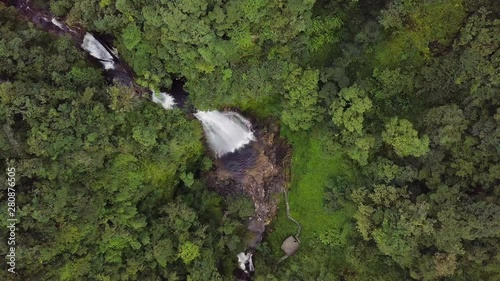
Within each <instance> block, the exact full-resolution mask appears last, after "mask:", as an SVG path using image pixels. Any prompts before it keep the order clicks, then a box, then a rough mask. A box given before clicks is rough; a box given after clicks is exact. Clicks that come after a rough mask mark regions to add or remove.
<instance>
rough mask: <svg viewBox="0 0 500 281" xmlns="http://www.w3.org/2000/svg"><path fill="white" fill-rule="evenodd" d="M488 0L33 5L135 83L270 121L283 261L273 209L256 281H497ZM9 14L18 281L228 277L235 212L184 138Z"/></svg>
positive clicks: (1, 18) (5, 37)
mask: <svg viewBox="0 0 500 281" xmlns="http://www.w3.org/2000/svg"><path fill="white" fill-rule="evenodd" d="M39 2H40V1H39ZM497 2H498V1H494V0H478V1H472V0H442V1H432V0H424V1H416V0H390V1H363V0H359V1H354V0H353V1H351V0H336V1H281V0H272V1H262V0H259V1H246V0H231V1H219V0H213V1H212V0H203V1H196V0H186V1H163V0H160V1H149V2H148V1H142V0H118V1H113V0H101V1H97V2H96V1H93V0H83V1H75V0H54V1H49V3H41V2H40V3H35V4H37V6H38V7H39V8H47V7H50V9H51V11H52V12H53V13H55V14H57V15H58V16H60V17H64V18H65V20H66V21H67V22H68V23H71V24H79V25H81V26H84V27H85V28H86V29H87V30H89V31H92V32H99V33H105V34H110V35H113V36H114V38H115V42H114V44H115V45H116V47H117V48H118V50H119V53H120V58H121V59H123V60H124V61H126V62H127V63H128V65H130V66H131V67H132V68H133V70H134V71H135V73H136V75H137V77H136V82H137V83H138V84H140V85H143V86H145V87H149V88H151V89H156V90H158V89H159V88H160V87H170V86H171V83H172V78H173V77H174V76H175V77H184V78H186V80H187V82H186V84H185V87H186V89H187V90H188V91H189V92H190V95H189V101H188V103H190V104H194V105H195V106H196V107H197V108H198V109H202V110H208V109H211V110H212V109H221V108H228V107H238V108H240V109H241V110H244V111H246V112H251V113H254V114H255V115H256V116H258V117H269V116H272V117H273V118H275V119H278V120H279V122H280V124H281V125H282V126H284V129H283V135H284V136H285V137H286V138H287V139H288V140H289V141H290V142H291V144H292V146H293V149H294V154H293V156H292V168H291V171H292V176H291V183H290V187H291V188H290V192H289V199H290V203H291V208H292V215H293V216H294V217H295V218H297V219H298V220H299V222H300V223H301V224H302V226H303V230H302V236H301V237H300V238H301V239H302V240H301V241H302V243H301V250H300V251H299V252H298V253H297V254H296V255H295V256H293V257H290V258H289V259H287V260H286V261H284V262H283V263H281V264H279V265H278V266H276V262H277V261H278V260H279V258H281V254H282V253H281V250H280V249H279V246H280V244H281V242H282V240H283V239H284V238H286V237H287V236H289V235H290V234H292V233H294V231H295V225H292V224H291V223H290V221H289V220H287V219H286V217H285V215H284V212H283V208H284V206H283V207H282V208H281V213H279V216H278V218H277V219H276V221H275V225H273V226H272V227H270V228H268V229H269V230H272V232H270V233H269V236H265V240H264V243H263V244H261V245H260V246H259V248H258V250H257V253H256V254H255V257H256V261H255V262H256V268H257V273H256V276H255V279H256V280H349V281H351V280H463V281H466V280H467V281H468V280H498V279H500V275H499V273H498V272H500V256H499V254H498V253H499V252H500V242H499V238H500V223H499V219H498V218H499V217H500V205H499V201H500V200H499V196H500V186H499V182H500V94H499V93H500V74H499V71H498V70H499V69H500V43H499V42H500V21H499V20H498V16H499V14H500V4H498V3H497ZM16 18H17V15H16V13H15V11H14V9H12V8H6V7H4V6H3V5H0V35H1V36H0V62H1V63H0V101H1V106H0V124H2V125H1V128H0V131H1V133H0V155H1V157H2V158H5V159H7V161H9V163H12V165H16V167H17V168H18V170H19V171H20V173H19V174H20V179H19V180H20V182H21V183H22V185H21V186H20V187H19V189H20V192H19V197H18V202H19V206H20V212H19V213H20V216H21V219H22V223H21V224H20V225H21V227H22V229H20V237H21V238H20V243H21V244H22V245H23V248H22V249H21V250H22V253H21V256H22V257H23V258H22V259H20V261H19V272H20V273H21V274H22V275H21V277H22V278H23V279H20V280H160V279H162V280H163V279H164V280H225V279H231V278H232V277H231V272H232V270H233V269H234V267H235V266H236V264H235V260H234V257H235V254H236V253H237V252H239V251H241V250H242V248H243V245H242V244H243V243H242V240H243V239H245V237H244V233H245V231H244V226H242V225H241V223H240V221H241V220H244V219H246V218H247V217H248V216H250V215H251V212H252V208H253V206H252V204H251V202H249V200H247V199H243V198H239V199H236V198H235V199H233V200H232V201H231V200H230V201H229V202H228V203H226V202H224V201H222V199H221V198H220V197H218V196H217V195H214V194H212V193H210V192H208V191H206V190H205V188H204V184H203V181H202V179H200V178H199V174H200V173H199V171H200V170H203V171H207V170H209V168H210V166H211V161H210V160H208V158H207V157H206V156H205V157H204V156H203V152H204V149H203V146H202V142H201V138H202V130H201V127H200V125H199V124H198V123H197V122H196V121H194V120H193V119H192V118H190V117H188V116H186V115H185V114H184V113H183V112H182V111H181V110H172V111H165V110H162V109H161V108H160V107H159V106H156V105H153V104H150V103H149V102H146V101H142V100H139V99H138V98H137V97H135V96H133V95H132V90H131V89H128V88H124V87H119V86H114V85H106V84H105V83H104V79H103V75H102V70H99V69H97V68H95V67H92V66H90V65H89V64H88V63H86V62H84V59H85V58H86V55H85V54H84V53H83V52H81V51H79V50H78V49H77V48H75V47H74V46H73V43H72V42H71V40H69V39H68V38H56V37H54V36H50V35H47V34H45V33H43V32H41V31H40V30H36V29H35V28H33V27H32V26H29V25H28V24H26V23H22V22H21V21H20V20H18V19H16ZM7 161H4V162H2V163H0V167H2V168H4V167H5V165H6V163H7ZM2 196H4V195H2ZM3 198H4V197H2V199H3ZM273 227H274V228H273ZM4 231H5V230H4ZM5 246H6V245H5V244H2V245H0V248H1V249H3V250H5ZM21 250H20V251H21ZM1 274H4V273H1ZM0 276H2V277H3V275H0ZM0 279H2V278H0ZM3 279H5V278H3ZM3 279H2V280H3Z"/></svg>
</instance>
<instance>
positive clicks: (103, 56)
mask: <svg viewBox="0 0 500 281" xmlns="http://www.w3.org/2000/svg"><path fill="white" fill-rule="evenodd" d="M82 48H83V49H84V50H86V51H87V52H89V54H90V55H91V56H93V57H94V58H96V59H98V60H99V62H100V63H101V64H102V65H103V66H104V69H106V70H108V69H114V68H115V61H114V59H113V56H112V55H111V54H110V53H109V52H108V50H107V49H106V47H104V46H103V45H102V44H101V43H100V42H99V41H98V40H97V39H95V37H94V36H93V35H92V34H90V33H88V32H87V33H86V34H85V37H84V38H83V43H82Z"/></svg>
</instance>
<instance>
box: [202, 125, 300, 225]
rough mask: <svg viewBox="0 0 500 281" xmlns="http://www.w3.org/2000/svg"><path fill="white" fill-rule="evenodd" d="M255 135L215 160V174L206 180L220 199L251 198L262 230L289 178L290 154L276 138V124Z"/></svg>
mask: <svg viewBox="0 0 500 281" xmlns="http://www.w3.org/2000/svg"><path fill="white" fill-rule="evenodd" d="M255 134H256V137H257V141H255V142H252V143H251V145H249V146H248V147H246V148H244V149H241V150H240V151H237V152H235V153H232V154H230V155H225V156H224V157H221V158H219V159H216V160H215V171H210V172H209V173H207V175H206V176H205V177H206V179H207V182H208V183H209V187H210V188H211V189H213V190H215V191H216V192H218V193H219V194H222V195H223V196H226V197H227V196H231V195H236V194H244V195H246V196H248V197H250V198H251V199H252V200H253V202H254V205H255V215H254V221H258V222H260V223H259V224H262V225H263V226H264V225H267V224H269V223H270V222H271V220H272V218H273V217H274V215H275V214H276V209H277V203H278V199H279V198H278V194H279V193H281V192H282V191H283V189H284V187H285V184H286V181H287V178H288V173H287V169H288V167H289V166H290V165H289V164H290V151H291V150H290V147H289V145H288V144H287V143H286V142H285V141H284V140H282V139H281V138H280V137H279V127H278V126H277V125H275V124H271V123H268V124H265V125H264V126H263V127H262V128H258V129H257V130H256V132H255ZM259 228H260V227H259Z"/></svg>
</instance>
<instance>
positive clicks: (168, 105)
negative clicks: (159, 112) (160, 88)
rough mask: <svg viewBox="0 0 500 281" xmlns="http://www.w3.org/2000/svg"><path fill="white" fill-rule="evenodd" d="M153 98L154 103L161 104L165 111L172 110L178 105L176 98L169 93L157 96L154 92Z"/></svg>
mask: <svg viewBox="0 0 500 281" xmlns="http://www.w3.org/2000/svg"><path fill="white" fill-rule="evenodd" d="M152 97H153V102H155V103H158V104H160V105H161V106H162V107H163V108H165V109H172V108H174V105H175V104H176V103H175V100H174V97H172V96H171V95H169V94H167V93H160V95H159V96H157V95H156V93H155V92H154V91H153V93H152Z"/></svg>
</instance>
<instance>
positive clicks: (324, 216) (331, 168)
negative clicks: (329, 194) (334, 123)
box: [268, 129, 355, 260]
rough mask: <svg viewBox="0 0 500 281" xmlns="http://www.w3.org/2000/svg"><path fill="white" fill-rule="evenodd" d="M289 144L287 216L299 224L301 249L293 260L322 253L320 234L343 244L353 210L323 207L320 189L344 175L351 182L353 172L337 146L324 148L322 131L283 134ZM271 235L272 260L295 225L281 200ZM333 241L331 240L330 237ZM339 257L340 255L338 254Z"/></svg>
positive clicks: (326, 136)
mask: <svg viewBox="0 0 500 281" xmlns="http://www.w3.org/2000/svg"><path fill="white" fill-rule="evenodd" d="M284 135H285V136H286V137H287V138H288V140H289V141H290V142H291V143H292V146H293V155H292V167H291V174H292V178H291V182H290V187H289V193H288V197H289V202H290V209H291V215H292V217H293V218H295V219H296V220H297V221H299V223H300V224H301V225H302V232H301V234H300V237H299V239H300V240H301V246H300V250H299V252H298V253H297V254H296V256H294V257H293V259H301V258H304V259H305V258H306V256H309V257H308V258H307V259H308V260H310V256H311V255H314V251H316V250H317V251H320V248H322V249H321V251H323V250H324V248H325V247H326V245H324V244H323V243H321V240H320V235H322V234H326V235H328V237H331V236H332V235H331V233H339V234H340V235H339V236H338V239H340V240H344V241H339V243H336V244H337V245H338V244H340V245H342V244H345V243H346V239H347V236H348V232H350V231H352V230H353V228H352V227H351V226H349V225H348V224H350V222H349V219H350V218H351V217H352V215H353V213H354V207H346V208H343V209H341V210H339V211H336V212H331V211H328V210H326V209H325V208H324V203H323V200H324V190H325V186H326V184H327V182H328V179H329V178H331V177H336V176H347V177H348V178H350V179H353V177H354V174H355V173H354V172H353V170H352V169H351V168H350V167H349V165H348V163H346V161H344V158H343V154H342V152H341V150H340V147H338V146H336V145H335V144H333V149H332V144H331V143H330V148H329V149H328V151H327V149H325V147H326V145H325V143H326V141H325V140H326V139H327V138H330V136H328V135H327V134H326V130H319V129H317V130H313V131H312V132H299V133H295V132H284ZM272 229H273V232H272V233H271V234H270V235H269V237H268V242H269V244H270V246H271V249H272V250H273V253H274V255H275V256H276V257H279V256H282V255H283V252H282V251H281V249H280V246H281V243H282V242H283V240H284V239H285V238H286V237H288V236H290V235H295V233H296V229H297V228H296V225H295V224H294V223H292V222H291V221H290V220H288V219H287V217H286V212H285V204H284V200H282V202H281V204H280V210H279V213H278V215H277V217H276V218H275V220H274V222H273V227H272ZM333 239H335V237H334V238H333ZM338 256H339V258H340V257H341V256H342V255H338Z"/></svg>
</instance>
